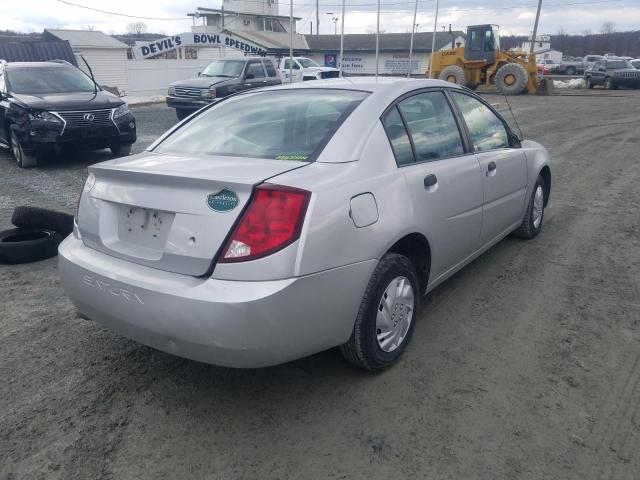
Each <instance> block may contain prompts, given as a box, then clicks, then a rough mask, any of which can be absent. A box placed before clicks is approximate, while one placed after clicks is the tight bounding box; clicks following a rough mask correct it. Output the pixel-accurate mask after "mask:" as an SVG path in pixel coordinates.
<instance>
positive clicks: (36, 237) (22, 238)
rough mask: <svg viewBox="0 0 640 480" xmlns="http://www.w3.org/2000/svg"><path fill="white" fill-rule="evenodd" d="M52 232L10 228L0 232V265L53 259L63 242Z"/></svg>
mask: <svg viewBox="0 0 640 480" xmlns="http://www.w3.org/2000/svg"><path fill="white" fill-rule="evenodd" d="M64 237H65V236H64V235H61V234H59V233H57V232H54V231H52V230H43V229H39V230H25V229H22V228H12V229H10V230H4V231H1V232H0V263H29V262H37V261H39V260H45V259H47V258H51V257H55V256H56V255H57V254H58V245H60V242H62V240H64Z"/></svg>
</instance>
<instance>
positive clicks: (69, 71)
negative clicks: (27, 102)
mask: <svg viewBox="0 0 640 480" xmlns="http://www.w3.org/2000/svg"><path fill="white" fill-rule="evenodd" d="M7 79H8V80H9V87H10V90H11V91H12V92H13V93H19V94H20V93H22V94H38V93H74V92H93V91H94V89H95V86H94V85H93V82H92V81H91V79H90V78H89V77H87V76H86V75H85V74H84V73H82V72H81V71H80V70H78V69H77V68H74V67H37V68H11V69H10V70H8V71H7Z"/></svg>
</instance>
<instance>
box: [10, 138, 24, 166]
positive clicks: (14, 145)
mask: <svg viewBox="0 0 640 480" xmlns="http://www.w3.org/2000/svg"><path fill="white" fill-rule="evenodd" d="M11 149H12V150H13V156H14V157H15V158H16V162H18V165H22V147H21V146H20V142H19V141H18V137H17V135H16V132H11Z"/></svg>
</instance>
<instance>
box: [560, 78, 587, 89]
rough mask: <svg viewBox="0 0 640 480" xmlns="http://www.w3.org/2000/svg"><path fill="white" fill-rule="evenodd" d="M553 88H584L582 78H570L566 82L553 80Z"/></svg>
mask: <svg viewBox="0 0 640 480" xmlns="http://www.w3.org/2000/svg"><path fill="white" fill-rule="evenodd" d="M553 86H554V88H585V87H586V84H585V83H584V78H572V79H571V80H568V81H566V82H565V81H562V80H554V81H553Z"/></svg>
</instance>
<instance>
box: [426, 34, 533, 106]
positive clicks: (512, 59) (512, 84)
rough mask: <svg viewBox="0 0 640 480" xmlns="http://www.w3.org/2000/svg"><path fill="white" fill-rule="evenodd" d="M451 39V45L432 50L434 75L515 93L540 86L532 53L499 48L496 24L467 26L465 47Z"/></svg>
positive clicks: (505, 92) (460, 82)
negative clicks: (492, 85) (505, 50)
mask: <svg viewBox="0 0 640 480" xmlns="http://www.w3.org/2000/svg"><path fill="white" fill-rule="evenodd" d="M453 42H454V41H453V40H452V45H451V48H450V49H448V50H440V51H437V52H433V53H432V54H431V58H432V62H433V67H432V76H433V78H439V79H440V80H447V81H448V82H452V83H457V84H459V85H465V86H467V87H469V88H471V89H472V90H475V89H476V88H478V86H480V85H491V84H495V86H496V88H497V90H498V91H499V92H500V93H503V94H504V95H517V94H519V93H522V92H524V91H525V90H526V91H527V92H529V93H536V91H537V89H538V88H539V86H540V82H539V81H538V75H537V72H536V57H535V54H533V55H530V54H529V53H527V52H524V51H509V52H502V51H500V35H499V32H498V26H497V25H472V26H469V27H467V40H466V42H465V45H464V47H462V46H459V45H454V44H453Z"/></svg>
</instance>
